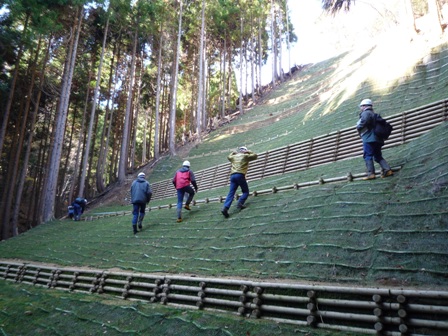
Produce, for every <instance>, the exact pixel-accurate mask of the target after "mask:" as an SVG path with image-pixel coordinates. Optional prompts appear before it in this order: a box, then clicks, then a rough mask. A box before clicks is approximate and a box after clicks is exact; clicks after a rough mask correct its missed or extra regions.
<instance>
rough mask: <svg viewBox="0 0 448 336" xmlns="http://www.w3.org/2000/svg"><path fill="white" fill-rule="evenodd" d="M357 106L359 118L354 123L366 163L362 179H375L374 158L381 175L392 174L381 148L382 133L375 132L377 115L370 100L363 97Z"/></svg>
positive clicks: (387, 175)
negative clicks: (364, 175)
mask: <svg viewBox="0 0 448 336" xmlns="http://www.w3.org/2000/svg"><path fill="white" fill-rule="evenodd" d="M359 108H360V109H361V112H360V113H359V120H358V122H357V123H356V129H357V131H358V134H359V136H360V137H361V139H362V144H363V157H364V161H365V163H366V171H367V177H365V178H364V180H373V179H375V177H376V176H375V165H374V162H373V161H374V160H375V161H376V162H378V163H379V165H380V166H381V177H389V176H392V175H393V174H394V172H393V171H392V170H391V169H390V166H389V164H388V163H387V161H386V160H385V159H384V158H383V154H382V150H381V148H382V147H383V145H384V138H383V137H384V135H383V137H382V136H380V135H379V134H377V133H375V124H376V120H377V116H379V115H378V114H376V113H375V112H374V111H373V104H372V100H370V99H363V100H362V101H361V103H360V104H359ZM378 133H379V132H378Z"/></svg>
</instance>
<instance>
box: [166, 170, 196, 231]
mask: <svg viewBox="0 0 448 336" xmlns="http://www.w3.org/2000/svg"><path fill="white" fill-rule="evenodd" d="M172 182H173V185H174V187H175V188H176V192H177V207H176V212H177V222H178V223H180V222H182V203H183V200H184V196H185V194H186V193H187V194H188V198H187V201H186V202H185V206H184V209H186V210H191V208H190V203H191V201H193V197H194V194H195V192H198V185H197V183H196V177H195V176H194V173H193V172H192V171H191V170H190V161H184V162H183V163H182V167H181V168H180V169H179V170H177V171H176V173H175V174H174V177H173V181H172ZM191 185H193V187H194V190H193V188H192V187H191Z"/></svg>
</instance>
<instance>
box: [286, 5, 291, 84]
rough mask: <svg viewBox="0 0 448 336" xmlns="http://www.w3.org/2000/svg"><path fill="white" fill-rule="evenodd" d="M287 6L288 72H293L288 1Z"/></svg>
mask: <svg viewBox="0 0 448 336" xmlns="http://www.w3.org/2000/svg"><path fill="white" fill-rule="evenodd" d="M285 6H286V48H287V49H288V73H289V74H290V75H292V73H291V45H290V43H291V42H290V40H291V32H290V31H289V10H288V1H286V2H285Z"/></svg>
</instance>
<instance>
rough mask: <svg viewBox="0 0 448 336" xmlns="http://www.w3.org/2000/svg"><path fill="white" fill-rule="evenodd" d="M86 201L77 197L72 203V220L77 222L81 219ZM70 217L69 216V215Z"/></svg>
mask: <svg viewBox="0 0 448 336" xmlns="http://www.w3.org/2000/svg"><path fill="white" fill-rule="evenodd" d="M86 205H87V200H86V199H85V198H84V197H77V198H76V199H75V201H74V202H73V203H72V207H73V209H72V211H73V216H72V218H73V220H75V221H79V220H80V219H81V215H82V214H83V213H84V210H85V209H86ZM69 215H70V214H69Z"/></svg>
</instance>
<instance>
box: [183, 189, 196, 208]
mask: <svg viewBox="0 0 448 336" xmlns="http://www.w3.org/2000/svg"><path fill="white" fill-rule="evenodd" d="M184 190H185V192H186V193H187V194H188V198H187V201H186V202H185V209H187V210H190V203H191V201H193V197H194V189H193V188H192V187H191V186H186V187H185V188H184Z"/></svg>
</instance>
